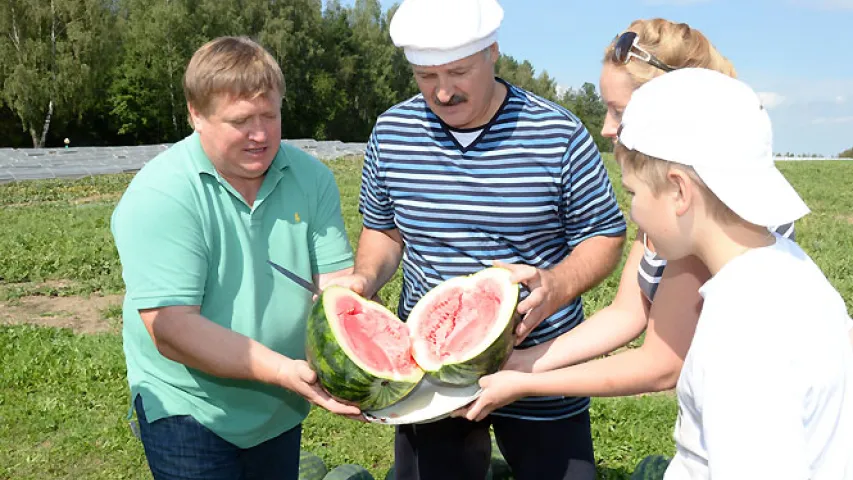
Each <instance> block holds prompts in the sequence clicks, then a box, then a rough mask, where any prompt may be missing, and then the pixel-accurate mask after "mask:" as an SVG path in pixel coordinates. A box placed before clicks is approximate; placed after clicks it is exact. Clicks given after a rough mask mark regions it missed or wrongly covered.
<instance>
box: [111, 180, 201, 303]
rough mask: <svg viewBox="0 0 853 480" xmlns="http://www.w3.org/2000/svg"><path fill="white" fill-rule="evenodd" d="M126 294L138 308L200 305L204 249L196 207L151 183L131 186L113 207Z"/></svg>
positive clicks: (113, 227) (116, 242)
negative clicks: (151, 185)
mask: <svg viewBox="0 0 853 480" xmlns="http://www.w3.org/2000/svg"><path fill="white" fill-rule="evenodd" d="M111 229H112V234H113V238H114V240H115V244H116V248H117V249H118V254H119V259H120V261H121V266H122V277H123V279H124V282H125V287H126V293H125V294H126V295H127V296H129V297H130V299H131V300H132V301H133V303H134V305H135V306H136V308H137V309H146V308H159V307H167V306H173V305H201V302H202V298H203V297H204V287H205V282H206V279H207V267H208V249H207V246H206V243H205V241H204V234H203V230H202V225H201V220H200V218H199V215H198V214H197V213H195V210H194V209H193V208H191V206H189V205H187V204H186V203H185V202H182V201H180V200H179V199H178V198H176V197H175V196H173V195H171V194H169V193H166V192H163V191H159V190H157V189H155V188H152V187H141V188H131V189H129V190H128V191H127V192H126V193H125V195H124V196H123V197H122V199H121V200H120V202H119V204H118V206H117V207H116V209H115V211H114V212H113V216H112V222H111Z"/></svg>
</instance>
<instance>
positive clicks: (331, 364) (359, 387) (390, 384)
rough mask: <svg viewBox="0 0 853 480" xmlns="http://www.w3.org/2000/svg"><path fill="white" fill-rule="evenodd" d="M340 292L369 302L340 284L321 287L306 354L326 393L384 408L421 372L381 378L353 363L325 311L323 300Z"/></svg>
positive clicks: (402, 394)
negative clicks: (404, 376)
mask: <svg viewBox="0 0 853 480" xmlns="http://www.w3.org/2000/svg"><path fill="white" fill-rule="evenodd" d="M341 294H344V295H350V296H353V297H354V298H357V299H358V300H359V301H360V302H368V300H364V299H362V298H361V297H358V296H357V295H356V294H354V293H352V292H351V291H350V290H348V289H345V288H342V287H329V288H327V289H326V290H324V291H323V293H322V294H321V295H320V298H319V299H317V302H316V303H315V304H314V307H313V309H312V310H311V315H310V316H309V319H308V325H307V329H306V330H307V332H306V340H305V356H306V358H307V360H308V363H309V364H310V365H311V368H312V369H313V370H314V371H315V372H317V377H318V378H319V380H320V383H321V384H322V385H323V388H325V389H326V391H327V392H328V393H329V395H331V396H333V397H335V398H337V399H339V400H343V401H346V402H350V403H353V404H355V405H357V406H358V407H359V408H360V409H361V410H364V411H371V410H380V409H383V408H387V407H389V406H391V405H393V404H395V403H397V402H399V401H400V400H402V399H403V398H405V397H406V395H408V394H409V393H410V392H411V391H412V390H414V388H415V387H416V386H417V384H418V383H419V382H420V381H421V378H422V377H423V372H422V371H420V370H418V371H417V372H416V373H415V374H414V375H412V376H411V377H410V378H406V379H393V378H384V377H381V376H379V375H374V374H372V373H370V372H368V371H366V370H365V369H363V368H362V367H360V366H359V365H358V364H356V363H355V362H354V361H353V360H352V359H351V358H350V357H349V356H348V355H347V354H346V352H345V351H344V349H343V348H341V345H340V344H339V343H338V342H337V341H336V339H335V335H334V333H333V330H332V326H331V325H330V323H329V319H328V317H327V316H326V312H325V307H324V304H325V301H324V300H326V299H327V298H328V297H329V296H331V297H332V301H334V297H336V296H337V295H341Z"/></svg>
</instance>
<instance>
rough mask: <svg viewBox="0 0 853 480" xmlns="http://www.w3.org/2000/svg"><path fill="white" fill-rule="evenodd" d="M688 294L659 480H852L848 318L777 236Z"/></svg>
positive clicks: (816, 272) (799, 255)
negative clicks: (695, 315) (694, 296)
mask: <svg viewBox="0 0 853 480" xmlns="http://www.w3.org/2000/svg"><path fill="white" fill-rule="evenodd" d="M700 293H701V294H702V296H703V298H704V306H703V308H702V313H701V315H700V317H699V323H698V325H697V327H696V334H695V336H694V338H693V342H692V344H691V346H690V350H689V352H688V354H687V358H686V359H685V361H684V367H683V369H682V371H681V376H680V377H679V379H678V385H677V387H676V393H677V395H678V420H677V423H676V426H675V443H676V455H675V457H674V458H673V460H672V462H671V463H670V466H669V468H668V469H667V471H666V475H665V477H664V478H665V480H681V479H691V480H695V479H710V478H713V479H715V480H716V479H722V480H728V479H773V480H785V479H797V480H807V479H811V480H853V349H851V348H850V343H849V339H848V328H849V322H850V318H849V315H848V313H847V309H846V307H845V305H844V301H843V300H842V299H841V296H840V295H839V294H838V292H836V290H835V289H834V288H833V287H832V285H831V284H830V283H829V282H828V281H827V280H826V277H824V275H823V273H822V272H821V271H820V269H819V268H818V267H817V266H816V265H815V264H814V263H813V262H812V260H811V259H810V258H809V257H808V255H806V254H805V253H804V252H803V251H802V250H801V249H800V248H799V247H798V246H797V245H796V244H795V243H793V242H791V241H790V240H787V239H785V238H782V237H780V236H778V235H777V236H776V243H775V245H772V246H769V247H765V248H760V249H754V250H750V251H748V252H747V253H745V254H743V255H741V256H739V257H737V258H735V259H733V260H732V261H730V262H729V263H728V264H726V265H725V266H724V267H723V269H722V270H721V271H720V272H718V273H717V275H715V276H714V277H713V278H712V279H710V280H709V281H708V282H707V283H706V284H705V285H703V286H702V288H701V289H700Z"/></svg>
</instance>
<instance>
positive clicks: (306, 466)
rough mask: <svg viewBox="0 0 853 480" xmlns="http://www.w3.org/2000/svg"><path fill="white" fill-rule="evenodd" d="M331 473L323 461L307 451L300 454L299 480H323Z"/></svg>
mask: <svg viewBox="0 0 853 480" xmlns="http://www.w3.org/2000/svg"><path fill="white" fill-rule="evenodd" d="M327 473H329V469H328V468H326V464H325V463H324V462H323V460H322V459H321V458H320V457H318V456H317V455H314V454H313V453H311V452H308V451H306V450H301V451H300V452H299V480H323V477H325V476H326V474H327Z"/></svg>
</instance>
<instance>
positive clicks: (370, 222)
mask: <svg viewBox="0 0 853 480" xmlns="http://www.w3.org/2000/svg"><path fill="white" fill-rule="evenodd" d="M379 160H380V151H379V142H378V141H377V140H376V131H375V130H374V131H373V133H372V134H371V135H370V140H369V141H368V142H367V149H366V151H365V154H364V167H363V168H362V173H361V191H360V192H359V197H358V203H359V208H358V211H359V213H361V214H362V215H363V222H364V226H365V227H367V228H370V229H373V230H391V229H394V228H397V225H396V224H395V223H394V204H393V202H392V200H391V197H390V195H389V194H388V188H387V187H386V185H385V179H384V177H383V175H382V172H381V171H380V169H379Z"/></svg>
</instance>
